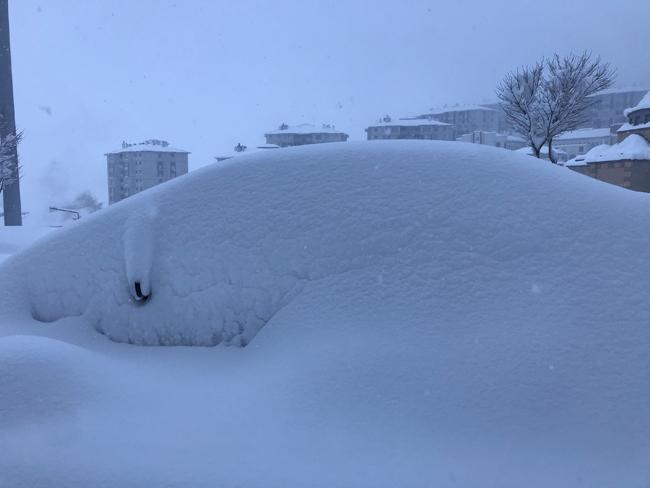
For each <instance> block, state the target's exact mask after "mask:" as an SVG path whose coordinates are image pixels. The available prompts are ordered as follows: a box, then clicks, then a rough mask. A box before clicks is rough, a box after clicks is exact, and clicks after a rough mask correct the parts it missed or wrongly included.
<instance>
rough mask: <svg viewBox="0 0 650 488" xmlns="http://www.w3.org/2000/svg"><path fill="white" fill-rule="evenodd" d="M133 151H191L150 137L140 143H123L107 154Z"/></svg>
mask: <svg viewBox="0 0 650 488" xmlns="http://www.w3.org/2000/svg"><path fill="white" fill-rule="evenodd" d="M131 152H167V153H185V154H190V152H189V151H186V150H184V149H178V148H175V147H171V146H170V145H169V143H167V141H161V140H158V139H150V140H148V141H144V142H138V143H132V144H129V143H125V142H123V143H122V147H121V148H120V149H116V150H115V151H109V152H107V153H106V154H119V153H131Z"/></svg>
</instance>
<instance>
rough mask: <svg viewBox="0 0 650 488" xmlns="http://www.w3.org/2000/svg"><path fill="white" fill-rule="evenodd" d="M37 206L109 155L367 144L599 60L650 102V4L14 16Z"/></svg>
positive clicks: (142, 4) (19, 100)
mask: <svg viewBox="0 0 650 488" xmlns="http://www.w3.org/2000/svg"><path fill="white" fill-rule="evenodd" d="M10 10H11V11H10V15H11V22H12V24H11V29H12V54H13V64H14V85H15V86H14V90H15V96H16V112H17V124H18V126H19V128H20V129H22V130H24V132H25V139H24V142H23V144H22V146H21V148H20V155H21V158H22V164H23V168H24V178H23V182H22V190H23V195H24V200H25V203H24V205H25V206H26V207H27V208H28V210H32V212H35V211H37V208H38V207H42V208H44V207H46V206H47V205H49V204H52V205H55V204H63V203H64V202H65V200H66V199H69V198H71V197H73V196H74V195H76V194H77V193H80V192H81V191H83V190H86V189H90V190H92V191H93V192H94V193H96V195H97V196H98V197H99V198H100V199H101V200H103V201H106V199H107V197H106V168H105V157H104V153H105V152H106V151H108V150H112V149H115V148H117V147H119V145H120V143H121V141H122V140H127V141H131V142H138V141H141V140H144V139H151V138H160V139H167V140H169V141H170V143H171V144H173V145H174V146H177V147H182V148H184V149H187V150H189V151H191V152H192V154H191V155H190V168H191V169H193V168H197V167H200V166H203V165H205V164H208V163H211V162H212V157H213V156H214V155H215V154H218V153H220V152H223V151H228V150H230V149H231V148H232V146H234V145H235V144H236V143H237V142H242V143H245V144H248V145H249V146H252V145H255V144H257V143H261V142H263V133H264V131H266V130H270V129H274V128H276V127H277V126H278V125H279V124H280V123H282V122H286V123H289V124H295V123H301V122H314V123H318V124H320V123H334V124H335V125H336V126H337V127H338V128H341V129H344V130H346V131H347V132H348V133H349V134H350V136H351V139H363V138H364V132H363V129H364V127H366V126H367V125H368V124H369V123H371V122H373V121H374V120H375V119H377V118H378V117H379V116H380V115H383V114H385V113H388V114H392V115H393V116H402V115H410V114H415V113H422V112H424V111H426V110H427V109H428V108H429V107H432V106H435V105H442V104H445V103H447V104H453V103H459V102H460V103H469V102H481V101H487V100H493V99H494V87H495V85H496V83H497V82H498V81H499V80H500V79H501V78H502V76H503V75H504V73H505V72H506V71H508V70H510V69H513V68H516V67H517V66H519V65H522V64H527V63H531V62H533V61H535V60H536V59H538V58H540V57H541V56H544V55H549V54H552V53H554V52H559V53H568V52H571V51H576V52H577V51H582V50H585V49H587V50H591V51H593V52H594V53H595V54H598V55H600V56H601V57H602V58H603V59H604V60H606V61H609V62H611V64H612V65H613V66H614V67H615V68H616V69H617V71H618V85H622V86H632V85H637V86H641V87H643V88H646V87H647V88H650V50H648V49H647V39H646V37H647V35H648V29H649V26H650V22H649V21H650V1H648V0H617V1H614V0H546V1H544V2H542V1H540V0H492V1H482V0H455V1H451V0H450V1H448V2H440V1H431V0H430V1H415V0H414V1H408V0H400V1H397V2H396V1H383V0H377V1H373V2H369V1H368V2H365V1H357V0H338V1H309V0H275V1H265V2H262V1H252V0H237V1H230V0H228V1H226V0H210V1H208V0H185V1H181V0H176V1H170V0H155V1H154V0H128V1H127V0H102V1H101V2H100V1H97V0H96V1H90V0H59V1H57V2H48V1H45V0H40V1H36V0H10Z"/></svg>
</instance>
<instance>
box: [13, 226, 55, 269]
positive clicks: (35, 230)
mask: <svg viewBox="0 0 650 488" xmlns="http://www.w3.org/2000/svg"><path fill="white" fill-rule="evenodd" d="M0 225H1V223H0ZM53 230H55V229H54V228H52V227H48V226H46V225H30V224H28V223H26V224H25V225H23V226H20V227H0V262H2V261H4V260H5V259H7V258H8V257H9V256H11V255H12V254H14V253H16V252H18V251H20V250H21V249H23V248H25V247H27V246H29V245H30V244H32V243H34V242H35V241H36V240H38V239H39V238H41V237H43V236H45V235H46V234H48V233H49V232H52V231H53Z"/></svg>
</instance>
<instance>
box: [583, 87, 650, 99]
mask: <svg viewBox="0 0 650 488" xmlns="http://www.w3.org/2000/svg"><path fill="white" fill-rule="evenodd" d="M644 91H648V89H647V88H643V87H638V86H636V87H635V86H632V87H621V88H608V89H606V90H602V91H599V92H598V93H594V94H593V95H591V96H592V97H597V96H598V95H614V94H618V93H638V92H644Z"/></svg>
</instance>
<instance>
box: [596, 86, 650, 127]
mask: <svg viewBox="0 0 650 488" xmlns="http://www.w3.org/2000/svg"><path fill="white" fill-rule="evenodd" d="M646 92H647V90H643V89H639V88H612V89H609V90H604V91H602V92H600V93H597V94H596V95H593V96H592V98H593V99H594V104H593V105H592V106H591V107H590V108H589V109H588V110H587V114H586V122H585V123H584V124H583V127H611V126H612V125H618V124H623V123H624V122H626V118H625V115H624V114H623V112H624V110H625V109H626V108H628V107H634V106H635V105H637V104H638V103H639V102H640V101H641V99H642V98H643V96H644V95H645V94H646Z"/></svg>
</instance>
